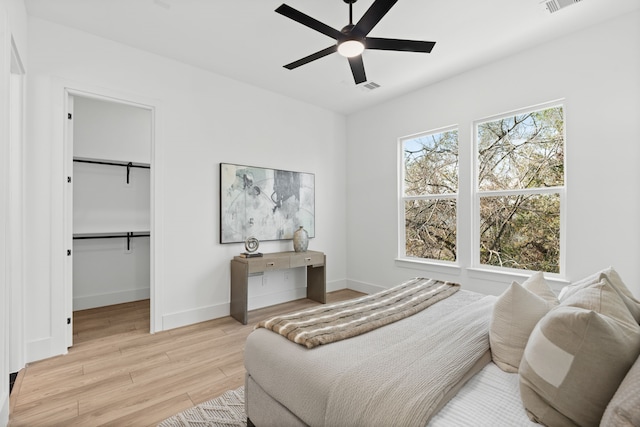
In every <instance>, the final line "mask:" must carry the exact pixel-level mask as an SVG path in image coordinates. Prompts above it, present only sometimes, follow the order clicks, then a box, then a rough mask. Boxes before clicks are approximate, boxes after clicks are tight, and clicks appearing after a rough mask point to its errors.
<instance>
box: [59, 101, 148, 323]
mask: <svg viewBox="0 0 640 427" xmlns="http://www.w3.org/2000/svg"><path fill="white" fill-rule="evenodd" d="M72 120H73V158H74V162H73V236H74V239H73V310H74V311H78V310H84V309H88V308H95V307H102V306H107V305H113V304H119V303H124V302H130V301H137V300H143V299H149V296H150V245H149V241H150V237H149V234H150V201H151V197H150V167H151V164H150V158H151V138H152V136H151V132H152V119H151V111H150V110H147V109H144V108H139V107H135V106H131V105H127V104H122V103H116V102H109V101H105V100H101V99H93V98H85V97H81V96H74V97H73V117H72Z"/></svg>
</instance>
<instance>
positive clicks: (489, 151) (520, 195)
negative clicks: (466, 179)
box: [475, 106, 565, 273]
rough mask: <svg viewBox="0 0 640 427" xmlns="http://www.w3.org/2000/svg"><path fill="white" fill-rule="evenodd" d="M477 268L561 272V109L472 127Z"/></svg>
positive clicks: (506, 116)
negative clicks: (477, 239) (475, 179)
mask: <svg viewBox="0 0 640 427" xmlns="http://www.w3.org/2000/svg"><path fill="white" fill-rule="evenodd" d="M475 129H476V147H477V154H478V157H477V189H476V191H477V192H476V195H477V204H476V206H477V209H478V212H477V216H479V229H478V233H479V248H477V250H479V261H480V264H484V265H491V266H499V267H507V268H515V269H522V270H533V271H538V270H541V271H546V272H550V273H559V272H560V211H561V204H562V203H561V200H562V198H563V194H564V145H565V144H564V113H563V108H562V106H553V107H549V108H545V109H541V110H536V111H526V112H522V113H517V114H509V115H505V116H502V117H498V118H495V119H492V120H490V121H484V122H479V123H476V126H475Z"/></svg>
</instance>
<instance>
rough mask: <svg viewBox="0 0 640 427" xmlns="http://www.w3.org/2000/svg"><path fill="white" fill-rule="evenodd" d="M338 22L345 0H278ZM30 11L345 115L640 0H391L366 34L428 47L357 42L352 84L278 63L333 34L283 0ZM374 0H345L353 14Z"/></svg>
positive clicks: (329, 70) (322, 68)
mask: <svg viewBox="0 0 640 427" xmlns="http://www.w3.org/2000/svg"><path fill="white" fill-rule="evenodd" d="M284 2H285V3H286V4H288V5H289V6H291V7H293V8H295V9H298V10H299V11H301V12H303V13H305V14H307V15H310V16H312V17H314V18H316V19H317V20H319V21H321V22H324V23H325V24H327V25H329V26H331V27H334V28H336V29H338V30H339V29H341V28H342V27H343V26H345V25H346V24H348V20H349V19H348V18H349V13H348V10H349V9H348V5H347V4H346V3H344V1H343V0H285V1H284ZM25 3H26V5H27V12H28V13H29V15H32V16H37V17H40V18H42V19H46V20H49V21H53V22H57V23H60V24H62V25H66V26H69V27H73V28H77V29H79V30H83V31H86V32H89V33H92V34H95V35H98V36H102V37H105V38H108V39H111V40H114V41H118V42H121V43H124V44H127V45H130V46H133V47H137V48H140V49H144V50H146V51H150V52H154V53H156V54H159V55H163V56H166V57H169V58H174V59H176V60H178V61H181V62H183V63H187V64H191V65H194V66H197V67H201V68H204V69H207V70H210V71H212V72H214V73H217V74H221V75H224V76H228V77H231V78H233V79H236V80H239V81H242V82H246V83H248V84H251V85H255V86H258V87H261V88H264V89H267V90H270V91H274V92H278V93H281V94H283V95H286V96H290V97H292V98H296V99H299V100H302V101H305V102H308V103H311V104H315V105H318V106H321V107H324V108H327V109H330V110H333V111H336V112H340V113H345V114H349V113H352V112H354V111H358V110H359V109H362V108H366V107H368V106H371V105H374V104H376V103H379V102H381V101H384V100H387V99H390V98H392V97H395V96H398V95H402V94H404V93H407V92H410V91H412V90H415V89H417V88H420V87H423V86H425V85H428V84H431V83H434V82H436V81H439V80H442V79H445V78H448V77H450V76H453V75H456V74H459V73H462V72H464V71H466V70H468V69H471V68H474V67H477V66H480V65H482V64H484V63H487V62H490V61H494V60H496V59H498V58H501V57H504V56H507V55H510V54H513V53H516V52H518V51H520V50H523V49H526V48H529V47H531V46H534V45H536V44H540V43H544V42H548V41H551V40H553V39H555V38H557V37H559V36H562V35H563V34H567V33H570V32H574V31H576V30H579V29H581V28H584V27H587V26H590V25H593V24H596V23H598V22H601V21H604V20H607V19H610V18H612V17H615V16H617V15H621V14H624V13H627V12H629V11H631V10H634V9H639V8H640V0H582V1H581V2H579V3H576V4H573V5H571V6H569V7H567V8H564V9H562V10H560V11H559V12H556V13H554V14H550V13H549V12H547V11H545V10H544V9H543V7H542V6H541V5H540V4H539V0H429V1H426V0H399V1H398V2H397V3H396V4H395V6H394V7H393V8H392V9H391V10H390V11H389V13H388V14H387V15H386V16H385V17H384V18H383V19H382V20H381V21H380V22H379V24H378V25H377V26H376V27H375V28H374V29H373V31H371V33H370V34H369V35H370V36H372V37H385V38H400V39H416V40H427V41H435V42H436V45H435V48H434V49H433V51H432V52H431V53H430V54H424V53H412V52H389V51H365V53H364V54H363V60H364V64H365V70H366V73H367V78H368V81H369V82H371V81H373V82H375V83H378V84H379V85H380V86H381V87H380V88H378V89H375V90H368V89H365V88H363V84H361V85H357V86H356V85H355V83H354V82H353V77H352V76H351V71H350V68H349V65H348V62H347V60H346V59H345V58H343V57H341V56H339V55H338V54H337V53H334V54H332V55H329V56H327V57H324V58H322V59H319V60H316V61H314V62H312V63H309V64H306V65H304V66H302V67H299V68H297V69H295V70H291V71H290V70H287V69H285V68H283V65H284V64H288V63H290V62H292V61H295V60H297V59H300V58H302V57H305V56H307V55H309V54H311V53H314V52H316V51H319V50H321V49H324V48H326V47H329V46H330V45H331V44H332V43H334V41H333V39H330V38H328V37H327V36H325V35H323V34H320V33H318V32H316V31H314V30H312V29H310V28H307V27H305V26H303V25H301V24H299V23H297V22H294V21H292V20H290V19H289V18H286V17H284V16H282V15H279V14H277V13H275V12H274V10H275V9H276V8H277V7H278V6H279V5H280V4H282V3H283V0H25ZM372 3H373V0H359V1H358V2H357V3H355V4H354V6H353V14H354V17H353V19H354V22H357V21H358V20H359V19H360V17H361V16H362V14H363V13H364V12H365V11H366V10H367V9H368V8H369V6H370V5H371V4H372Z"/></svg>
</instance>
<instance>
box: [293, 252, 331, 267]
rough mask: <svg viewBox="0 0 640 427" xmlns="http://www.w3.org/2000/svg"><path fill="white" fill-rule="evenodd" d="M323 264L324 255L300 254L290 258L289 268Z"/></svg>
mask: <svg viewBox="0 0 640 427" xmlns="http://www.w3.org/2000/svg"><path fill="white" fill-rule="evenodd" d="M323 264H324V254H322V253H301V254H296V255H292V256H291V268H294V267H304V266H306V265H323Z"/></svg>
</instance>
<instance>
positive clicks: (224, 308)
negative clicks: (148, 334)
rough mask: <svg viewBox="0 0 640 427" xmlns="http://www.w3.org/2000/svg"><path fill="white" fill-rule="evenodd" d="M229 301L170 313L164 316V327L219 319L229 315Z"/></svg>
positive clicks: (172, 327)
mask: <svg viewBox="0 0 640 427" xmlns="http://www.w3.org/2000/svg"><path fill="white" fill-rule="evenodd" d="M229 313H230V311H229V303H224V304H216V305H210V306H207V307H200V308H196V309H194V310H185V311H180V312H176V313H169V314H165V315H163V316H162V329H161V330H163V331H167V330H169V329H175V328H179V327H181V326H188V325H193V324H194V323H200V322H206V321H207V320H212V319H217V318H219V317H225V316H228V315H229Z"/></svg>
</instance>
